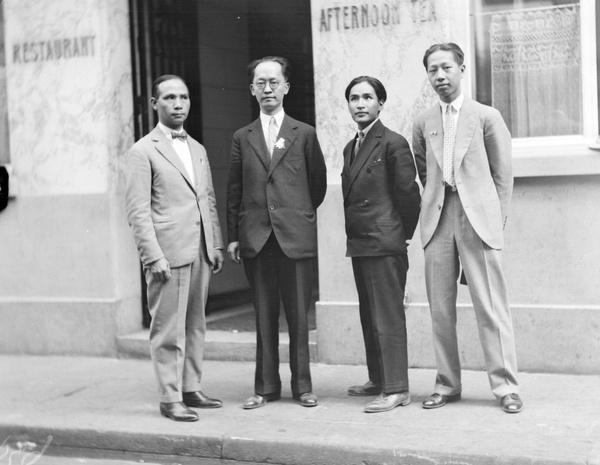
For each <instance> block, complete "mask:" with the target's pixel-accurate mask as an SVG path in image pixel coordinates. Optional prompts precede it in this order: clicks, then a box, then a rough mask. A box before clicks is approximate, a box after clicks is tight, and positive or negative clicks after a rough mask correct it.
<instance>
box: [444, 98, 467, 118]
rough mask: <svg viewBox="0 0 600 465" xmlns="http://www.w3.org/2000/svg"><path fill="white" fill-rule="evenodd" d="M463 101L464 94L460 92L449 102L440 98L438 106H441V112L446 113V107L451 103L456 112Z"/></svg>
mask: <svg viewBox="0 0 600 465" xmlns="http://www.w3.org/2000/svg"><path fill="white" fill-rule="evenodd" d="M464 101H465V94H460V95H459V96H458V97H456V98H455V99H454V100H453V101H452V102H450V103H446V102H442V101H441V100H440V106H441V107H442V113H446V107H447V106H448V105H452V108H454V109H455V110H456V112H457V113H458V112H459V111H460V109H461V107H462V104H463V102H464Z"/></svg>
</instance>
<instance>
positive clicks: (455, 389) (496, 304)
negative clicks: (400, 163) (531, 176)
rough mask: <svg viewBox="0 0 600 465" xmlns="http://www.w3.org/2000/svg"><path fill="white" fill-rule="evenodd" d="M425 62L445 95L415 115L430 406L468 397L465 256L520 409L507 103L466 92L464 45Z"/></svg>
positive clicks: (479, 310) (489, 360) (492, 351)
mask: <svg viewBox="0 0 600 465" xmlns="http://www.w3.org/2000/svg"><path fill="white" fill-rule="evenodd" d="M423 64H424V65H425V69H426V70H427V76H428V79H429V82H430V84H431V86H432V87H433V89H434V90H435V91H436V93H437V94H438V95H439V97H440V101H439V103H436V104H435V105H434V106H433V107H432V108H431V109H429V110H427V111H425V112H424V113H422V114H421V115H419V116H418V117H417V118H416V119H415V121H414V123H413V151H414V154H415V159H416V162H417V169H418V172H419V177H420V179H421V183H422V184H423V186H424V190H423V195H422V203H421V217H420V219H421V241H422V244H423V248H424V251H425V282H426V287H427V296H428V299H429V306H430V309H431V320H432V325H433V341H434V351H435V357H436V363H437V369H438V373H437V377H436V382H435V388H434V393H433V394H432V395H431V396H429V397H428V398H427V399H425V401H424V402H423V408H426V409H435V408H439V407H443V406H444V405H446V404H447V403H448V402H455V401H458V400H460V398H461V391H462V385H461V376H460V358H459V351H458V344H457V337H456V297H457V287H458V286H457V280H458V275H459V268H460V264H462V267H463V269H464V273H465V276H466V280H467V283H468V286H469V292H470V294H471V298H472V300H473V308H474V310H475V315H476V318H477V326H478V329H479V338H480V341H481V344H482V347H483V353H484V357H485V363H486V367H487V373H488V379H489V382H490V386H491V388H492V392H493V393H494V395H495V396H496V398H497V399H499V400H500V405H501V407H502V409H503V410H504V411H505V412H506V413H518V412H520V411H521V410H522V409H523V401H522V400H521V398H520V397H519V384H518V382H517V356H516V350H515V340H514V333H513V325H512V319H511V314H510V307H509V301H508V290H507V287H506V282H505V279H504V274H503V271H502V257H501V251H502V248H503V246H504V226H505V223H506V219H507V216H508V207H509V203H510V198H511V195H512V190H513V175H512V155H511V135H510V133H509V131H508V129H507V127H506V124H505V123H504V121H503V119H502V116H501V115H500V113H499V112H498V110H496V109H494V108H491V107H488V106H485V105H482V104H480V103H478V102H476V101H473V100H471V99H469V98H468V97H466V96H464V94H463V93H462V89H461V80H462V78H463V75H464V71H465V65H464V53H463V51H462V50H461V49H460V47H459V46H458V45H456V44H454V43H443V44H435V45H433V46H431V47H430V48H429V49H428V50H427V51H426V52H425V56H424V58H423ZM459 258H460V263H459Z"/></svg>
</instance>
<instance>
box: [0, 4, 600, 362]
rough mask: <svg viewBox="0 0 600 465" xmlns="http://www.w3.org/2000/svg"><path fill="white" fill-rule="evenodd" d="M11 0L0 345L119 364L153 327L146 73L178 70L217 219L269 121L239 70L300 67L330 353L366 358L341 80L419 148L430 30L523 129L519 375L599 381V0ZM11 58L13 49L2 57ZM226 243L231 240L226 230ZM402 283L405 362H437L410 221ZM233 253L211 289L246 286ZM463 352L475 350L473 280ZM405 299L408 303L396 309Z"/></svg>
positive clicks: (322, 316) (516, 129) (6, 42)
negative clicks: (143, 211) (140, 168)
mask: <svg viewBox="0 0 600 465" xmlns="http://www.w3.org/2000/svg"><path fill="white" fill-rule="evenodd" d="M274 4H275V2H269V1H267V0H253V1H239V0H199V1H194V2H192V1H183V0H163V1H159V0H151V1H140V0H105V1H102V2H96V1H94V0H80V1H75V0H59V1H53V2H50V1H46V0H44V1H40V0H36V1H34V0H5V1H4V2H2V3H0V8H1V11H2V21H1V22H2V27H3V29H2V38H1V39H2V40H3V47H0V51H3V52H4V55H3V56H0V68H1V69H0V80H2V81H3V82H4V85H1V86H0V97H4V98H2V101H1V102H0V164H1V165H5V166H8V168H9V172H10V192H11V198H10V201H9V204H8V207H7V208H6V209H5V210H3V211H2V212H0V260H1V263H2V265H3V266H2V268H1V271H0V317H1V318H2V321H3V325H2V326H1V327H0V352H1V353H14V354H20V353H32V354H82V355H84V354H85V355H99V356H112V355H115V354H116V338H117V337H118V336H119V335H123V334H127V333H130V332H134V331H136V330H139V329H141V325H142V319H141V308H142V300H143V299H142V295H143V289H142V280H141V276H140V265H139V260H138V257H137V252H136V250H135V246H134V243H133V239H132V237H131V233H130V231H129V228H128V226H127V223H126V219H125V214H124V207H123V160H124V154H125V153H126V152H127V150H128V148H129V147H130V146H131V145H132V144H133V142H134V141H135V140H136V139H137V138H139V137H141V136H142V135H144V134H145V133H146V132H148V130H149V129H150V128H151V127H152V126H153V125H154V124H155V123H156V121H155V120H154V115H149V114H148V98H149V94H150V92H149V89H150V85H151V82H152V80H153V78H155V77H156V76H157V75H159V74H164V73H179V74H181V75H182V76H183V77H184V78H185V79H186V81H187V83H188V86H189V88H190V93H191V98H192V110H191V117H190V120H189V121H188V123H187V130H188V131H189V132H190V133H191V134H192V135H193V136H194V137H196V138H198V139H199V140H201V141H202V143H203V144H204V145H205V146H206V148H207V150H208V154H209V157H210V161H211V166H212V170H213V179H214V183H215V187H216V190H217V202H218V203H219V204H220V207H219V210H220V215H221V218H222V221H223V222H224V216H225V215H224V207H225V191H226V179H227V168H228V157H229V148H230V143H231V135H232V134H233V132H234V131H235V130H236V129H237V128H239V127H242V126H244V125H245V124H247V123H248V122H250V121H251V120H252V119H254V118H255V117H256V115H257V108H256V105H255V104H254V103H253V101H252V98H251V96H250V93H249V89H248V79H247V75H246V64H247V63H248V62H249V61H251V60H252V59H254V58H257V57H260V56H264V55H272V54H280V55H284V56H287V57H288V58H290V59H291V61H292V68H293V70H292V79H291V90H290V93H289V95H288V96H287V97H286V105H285V108H286V112H288V113H289V114H290V115H291V116H293V117H295V118H298V119H300V120H303V121H307V122H309V123H311V124H315V125H316V127H317V131H318V135H319V139H320V141H321V144H322V147H323V151H324V153H325V156H326V161H327V167H328V176H329V182H328V184H329V185H328V194H327V197H326V200H325V203H324V205H323V206H322V207H321V208H320V209H319V212H318V217H319V301H318V303H317V340H318V349H317V350H318V359H319V361H320V362H324V363H362V362H364V349H363V343H362V334H361V331H360V322H359V317H358V303H357V296H356V293H355V287H354V282H353V279H352V272H351V265H350V261H349V259H347V258H345V257H344V253H345V233H344V226H343V224H344V221H343V207H342V198H341V186H340V173H341V167H342V148H343V147H344V145H345V143H346V142H347V141H348V140H349V139H350V138H351V137H353V135H354V131H355V128H354V126H353V123H352V120H351V118H350V116H349V114H348V111H347V107H346V102H345V99H344V89H345V87H346V85H347V83H348V82H349V81H350V80H351V79H352V78H353V77H355V76H358V75H363V74H368V75H373V76H375V77H378V78H379V79H380V80H381V81H382V82H383V83H384V84H385V86H386V88H387V89H388V101H387V102H386V104H385V109H384V112H383V113H382V120H383V122H384V123H385V124H386V126H388V127H390V128H391V129H393V130H395V131H397V132H400V133H401V134H403V135H404V136H405V137H406V138H407V139H408V140H410V134H411V124H412V120H413V118H414V117H415V116H416V115H417V114H418V113H419V112H421V111H423V110H424V109H425V108H428V107H429V106H431V105H433V104H434V103H435V101H436V98H437V97H436V96H435V94H434V93H433V91H431V90H430V86H429V83H428V81H427V76H426V73H425V69H424V67H423V64H422V57H423V53H424V51H425V50H426V49H427V48H428V47H429V45H431V44H432V43H436V42H445V41H453V42H457V43H458V44H460V45H461V47H462V48H463V49H464V50H465V52H466V55H467V59H466V66H467V71H466V76H465V79H464V83H463V88H464V90H465V93H466V94H467V95H470V96H471V97H473V98H475V99H477V100H479V101H480V102H482V103H486V104H490V105H493V106H495V107H496V108H498V109H499V110H500V111H501V112H502V114H503V116H504V118H505V120H506V122H507V125H508V126H509V129H510V130H511V133H512V135H513V151H514V156H513V164H514V174H515V191H514V196H513V203H512V207H511V213H510V215H509V221H508V224H507V228H506V246H505V251H504V260H505V270H506V276H507V279H508V284H509V290H510V293H511V302H512V309H513V320H514V325H515V332H516V338H517V350H518V354H519V361H520V365H521V366H520V368H521V369H523V370H526V371H549V372H565V373H600V363H598V362H599V361H600V355H598V354H600V332H599V331H598V328H599V327H600V290H599V289H600V286H599V285H598V284H599V283H598V281H599V279H600V245H599V240H598V237H599V234H600V215H599V214H598V213H597V211H598V206H597V205H598V201H599V200H600V151H598V149H599V148H600V147H599V146H598V141H597V136H598V133H599V131H598V110H599V104H598V92H597V86H598V65H597V63H598V50H599V48H598V46H597V45H598V38H597V37H598V34H597V31H598V14H599V8H598V7H597V5H596V2H594V1H593V0H579V1H570V2H567V1H563V0H547V1H543V2H540V1H529V0H514V1H512V0H511V1H509V0H470V1H469V0H460V1H456V2H455V1H452V2H450V1H445V0H369V1H368V2H361V1H353V0H310V1H309V0H305V1H292V0H278V1H277V2H276V5H277V6H276V7H275V6H274ZM0 53H1V52H0ZM225 240H226V238H225ZM409 260H410V270H409V275H408V276H409V277H408V285H407V290H408V293H409V300H410V304H409V306H408V309H407V324H408V331H409V359H410V361H411V364H412V365H413V366H418V367H430V366H433V365H434V358H433V352H432V347H431V334H430V327H431V324H430V317H429V310H428V306H427V299H426V294H425V284H424V276H423V251H422V248H421V245H420V243H419V238H418V231H417V234H416V235H415V238H414V239H413V241H412V244H411V247H410V252H409ZM246 289H247V283H246V282H245V278H244V276H243V272H242V269H241V267H236V265H234V264H233V263H231V262H228V263H227V266H226V271H225V273H224V274H223V275H222V276H218V277H216V278H215V279H214V280H213V282H212V287H211V299H212V300H213V301H217V300H219V299H223V298H224V299H226V298H227V296H232V295H241V294H243V293H244V292H245V290H246ZM459 296H460V302H461V305H460V312H459V322H458V325H459V337H460V340H461V342H460V343H461V348H462V349H463V354H462V356H463V362H464V366H465V367H467V368H474V369H480V368H482V367H483V358H482V354H481V352H480V348H479V344H478V341H477V336H476V333H477V330H476V325H475V321H474V314H473V312H472V311H471V303H470V298H469V296H468V292H467V290H466V289H464V288H463V289H461V291H460V294H459ZM401 299H402V298H401V296H399V305H400V303H401Z"/></svg>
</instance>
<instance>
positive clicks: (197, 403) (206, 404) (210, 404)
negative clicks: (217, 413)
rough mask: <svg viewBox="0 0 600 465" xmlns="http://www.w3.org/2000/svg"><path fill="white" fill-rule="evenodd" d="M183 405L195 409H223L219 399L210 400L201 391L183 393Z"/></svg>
mask: <svg viewBox="0 0 600 465" xmlns="http://www.w3.org/2000/svg"><path fill="white" fill-rule="evenodd" d="M183 403H184V404H185V405H187V406H188V407H195V408H219V407H223V402H221V401H220V400H219V399H212V398H210V397H208V396H207V395H205V394H204V393H203V392H202V391H195V392H184V393H183Z"/></svg>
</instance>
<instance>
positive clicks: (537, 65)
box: [490, 4, 583, 137]
mask: <svg viewBox="0 0 600 465" xmlns="http://www.w3.org/2000/svg"><path fill="white" fill-rule="evenodd" d="M490 48H491V64H492V104H493V106H494V107H496V108H497V109H498V110H500V112H501V113H502V116H503V117H504V119H505V121H506V124H507V125H508V127H509V129H510V131H511V133H512V136H513V137H539V136H559V135H568V134H581V133H582V131H583V129H582V109H581V38H580V28H579V5H578V4H570V5H561V6H555V7H546V8H532V9H526V10H518V11H512V12H503V13H495V14H493V15H492V18H491V22H490Z"/></svg>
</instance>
